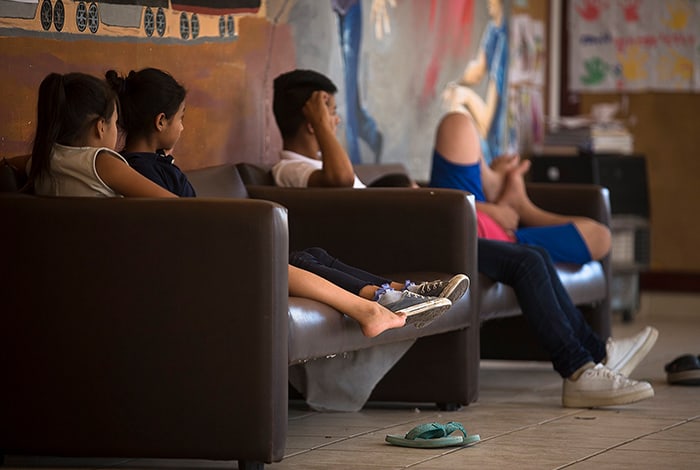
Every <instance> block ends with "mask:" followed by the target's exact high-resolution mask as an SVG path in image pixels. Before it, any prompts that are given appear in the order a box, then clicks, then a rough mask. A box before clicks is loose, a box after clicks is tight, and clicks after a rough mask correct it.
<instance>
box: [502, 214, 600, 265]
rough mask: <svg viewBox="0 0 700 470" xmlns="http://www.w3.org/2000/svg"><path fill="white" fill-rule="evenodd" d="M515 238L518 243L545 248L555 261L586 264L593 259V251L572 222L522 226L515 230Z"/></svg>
mask: <svg viewBox="0 0 700 470" xmlns="http://www.w3.org/2000/svg"><path fill="white" fill-rule="evenodd" d="M515 238H516V239H517V240H518V243H523V244H525V245H535V246H539V247H542V248H544V249H545V250H547V251H548V252H549V255H550V256H551V257H552V260H553V261H554V262H555V263H576V264H585V263H588V262H589V261H591V253H590V252H589V251H588V247H587V246H586V243H585V242H584V241H583V237H581V234H580V233H579V232H578V230H577V229H576V227H575V226H574V224H572V223H570V224H565V225H550V226H546V227H525V228H520V229H518V230H516V231H515Z"/></svg>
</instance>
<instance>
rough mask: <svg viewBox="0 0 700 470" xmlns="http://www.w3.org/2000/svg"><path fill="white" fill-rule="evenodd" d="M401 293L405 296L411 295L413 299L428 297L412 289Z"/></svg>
mask: <svg viewBox="0 0 700 470" xmlns="http://www.w3.org/2000/svg"><path fill="white" fill-rule="evenodd" d="M401 295H402V296H403V297H410V298H412V299H425V298H426V297H425V296H424V295H421V294H417V293H415V292H413V291H410V290H405V291H402V292H401Z"/></svg>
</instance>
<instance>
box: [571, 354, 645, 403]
mask: <svg viewBox="0 0 700 470" xmlns="http://www.w3.org/2000/svg"><path fill="white" fill-rule="evenodd" d="M653 396H654V389H653V388H652V387H651V384H650V383H649V382H644V381H636V380H632V379H628V378H627V377H625V376H624V375H622V374H620V373H617V372H613V371H612V370H610V369H608V368H607V367H606V366H604V365H602V364H598V365H597V366H595V367H591V368H590V369H586V370H585V371H583V373H582V374H581V375H580V376H579V378H578V379H577V380H569V379H564V389H563V392H562V403H563V404H564V406H566V407H569V408H593V407H597V406H615V405H626V404H628V403H634V402H637V401H640V400H644V399H645V398H651V397H653Z"/></svg>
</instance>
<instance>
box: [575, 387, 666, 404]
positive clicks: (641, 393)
mask: <svg viewBox="0 0 700 470" xmlns="http://www.w3.org/2000/svg"><path fill="white" fill-rule="evenodd" d="M608 393H609V392H605V395H603V392H601V393H600V395H599V396H596V394H589V395H587V396H584V395H583V394H577V395H574V396H571V395H570V396H562V403H563V405H564V406H565V407H567V408H597V407H600V406H617V405H628V404H630V403H636V402H638V401H642V400H646V399H647V398H652V397H653V396H654V389H653V388H652V387H651V385H649V386H648V387H645V388H643V389H642V390H634V391H631V392H627V393H624V394H620V395H613V396H610V395H609V394H608Z"/></svg>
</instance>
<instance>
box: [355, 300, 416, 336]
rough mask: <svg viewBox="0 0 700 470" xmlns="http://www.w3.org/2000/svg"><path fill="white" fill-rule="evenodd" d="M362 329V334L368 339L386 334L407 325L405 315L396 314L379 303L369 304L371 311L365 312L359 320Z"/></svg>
mask: <svg viewBox="0 0 700 470" xmlns="http://www.w3.org/2000/svg"><path fill="white" fill-rule="evenodd" d="M357 321H358V322H359V323H360V328H362V334H363V335H365V336H367V337H368V338H374V337H375V336H377V335H379V334H381V333H384V332H385V331H386V330H390V329H392V328H401V327H402V326H404V325H405V324H406V314H405V313H394V312H392V311H391V310H389V309H387V308H385V307H382V306H381V305H379V304H378V303H377V302H371V303H370V304H369V310H368V311H366V312H363V314H362V318H358V320H357Z"/></svg>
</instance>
